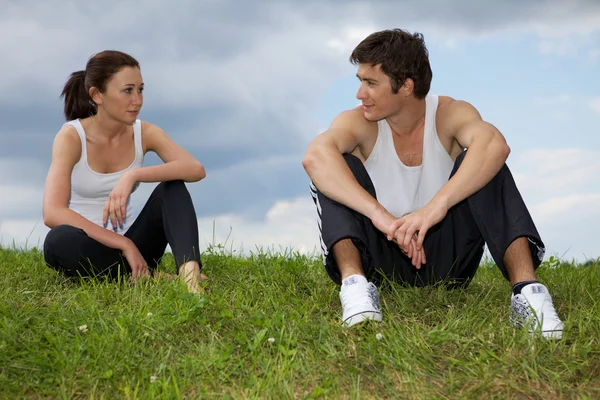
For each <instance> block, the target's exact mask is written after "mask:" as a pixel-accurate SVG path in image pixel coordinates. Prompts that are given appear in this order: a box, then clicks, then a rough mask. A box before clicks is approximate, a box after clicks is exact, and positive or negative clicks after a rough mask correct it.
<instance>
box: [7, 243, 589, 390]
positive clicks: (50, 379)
mask: <svg viewBox="0 0 600 400" xmlns="http://www.w3.org/2000/svg"><path fill="white" fill-rule="evenodd" d="M203 262H204V270H203V271H204V272H205V273H206V274H207V275H208V276H209V278H210V282H209V284H208V287H207V291H206V293H205V295H204V296H203V297H199V296H195V295H192V294H190V293H187V292H186V291H185V289H184V287H183V286H182V284H181V283H180V282H178V281H169V280H154V279H147V280H145V281H141V282H138V283H135V284H133V283H130V282H128V281H123V282H112V283H111V282H105V281H93V280H92V281H89V280H88V281H83V282H81V281H79V280H70V279H66V278H64V277H62V276H60V275H58V274H57V273H55V272H54V271H52V270H51V269H49V268H47V267H46V266H45V265H44V262H43V257H42V254H41V253H40V252H39V251H36V250H35V249H34V250H31V251H20V250H9V249H0V299H1V300H0V398H7V399H8V398H10V399H14V398H66V399H67V398H68V399H71V398H107V399H113V398H124V399H134V398H136V399H147V398H165V399H171V398H173V399H176V398H228V397H229V398H236V399H237V398H278V399H287V398H327V399H329V398H348V399H350V398H352V399H357V398H410V399H430V398H442V399H443V398H457V397H461V398H509V399H510V398H514V399H560V398H581V399H584V398H589V399H594V398H600V268H599V267H598V264H597V263H596V262H590V263H587V264H586V265H573V264H569V263H562V262H559V261H557V260H555V259H551V260H550V261H548V262H545V263H544V265H543V266H542V267H541V269H540V270H539V271H538V277H539V278H540V281H542V282H543V283H545V284H547V285H548V286H549V288H550V290H551V293H552V295H553V297H554V304H555V306H556V309H557V311H558V313H559V315H560V316H561V317H562V318H563V320H564V321H565V323H566V331H565V333H564V335H563V336H564V337H563V339H562V340H560V341H546V340H543V339H541V338H536V337H530V336H529V335H528V334H527V333H526V332H522V331H519V330H515V329H513V328H511V327H509V324H508V314H509V306H510V287H509V284H508V283H507V282H506V281H505V280H504V279H503V278H502V276H501V274H500V272H499V271H498V270H497V269H496V268H495V267H494V266H493V265H492V264H489V263H488V264H486V265H483V266H482V267H481V268H480V270H479V271H478V273H477V275H476V277H475V280H474V282H473V283H472V284H471V286H469V288H467V289H465V290H455V291H447V290H445V289H443V288H426V289H415V288H402V287H400V286H396V285H391V286H390V287H385V288H383V289H382V290H381V292H380V295H381V301H382V307H383V311H384V321H383V322H382V323H378V324H375V323H367V324H364V325H362V326H360V327H355V328H352V329H345V328H342V327H340V326H339V317H340V315H341V309H340V302H339V298H338V288H337V287H336V286H335V285H334V284H333V283H332V282H331V281H330V280H329V278H328V277H327V276H326V274H325V272H324V270H323V267H322V264H321V261H320V260H318V259H314V258H308V257H305V256H302V255H299V254H294V253H289V254H285V253H279V254H269V253H267V252H257V253H256V254H253V255H251V256H246V257H242V256H236V255H235V253H234V254H225V253H224V252H222V248H220V247H212V248H210V249H208V250H207V251H206V252H205V253H204V255H203ZM161 269H162V270H165V271H170V272H174V266H173V260H172V257H170V255H169V256H168V257H167V260H166V261H165V263H164V265H162V266H161Z"/></svg>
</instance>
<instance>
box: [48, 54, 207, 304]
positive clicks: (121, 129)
mask: <svg viewBox="0 0 600 400" xmlns="http://www.w3.org/2000/svg"><path fill="white" fill-rule="evenodd" d="M143 89H144V83H143V81H142V75H141V72H140V66H139V63H138V62H137V61H136V60H135V59H134V58H133V57H131V56H129V55H127V54H125V53H122V52H119V51H103V52H101V53H98V54H96V55H95V56H93V57H92V58H90V60H89V61H88V63H87V66H86V69H85V71H78V72H74V73H73V74H71V76H70V78H69V80H68V81H67V83H66V84H65V86H64V89H63V91H62V95H61V97H64V100H65V106H64V113H65V117H66V119H67V123H65V124H64V125H63V127H62V129H61V130H60V131H59V132H58V134H57V135H56V138H55V140H54V144H53V149H52V163H51V165H50V169H49V172H48V176H47V179H46V187H45V190H44V204H43V211H42V212H43V216H44V223H45V224H46V225H47V226H48V227H49V228H50V229H51V230H50V232H49V233H48V235H47V236H46V239H45V242H44V258H45V260H46V262H47V263H48V264H49V266H50V267H52V268H54V269H56V270H58V271H62V272H63V273H65V274H66V275H69V276H78V275H79V276H103V275H104V276H109V277H111V278H115V277H117V276H119V275H122V274H131V276H132V278H133V279H137V278H139V277H141V276H143V275H149V273H150V271H154V269H155V268H156V266H157V265H158V263H159V262H160V259H161V257H162V256H163V254H164V252H165V249H166V246H167V244H169V245H170V246H171V249H172V251H173V255H174V257H175V261H176V265H177V266H178V270H179V276H180V277H181V278H182V279H184V281H185V282H186V283H187V286H188V289H189V290H190V291H192V292H195V293H199V292H200V285H199V281H200V280H202V279H204V278H205V277H204V275H202V274H201V273H200V268H201V266H202V263H201V260H200V250H199V239H198V223H197V220H196V213H195V210H194V206H193V204H192V199H191V197H190V194H189V192H188V191H187V189H186V187H185V184H184V183H183V182H184V181H185V182H197V181H199V180H201V179H203V178H204V177H205V176H206V173H205V171H204V167H203V166H202V164H201V163H200V162H198V161H197V160H196V159H195V158H194V157H192V156H191V155H190V154H189V153H188V152H187V151H185V150H184V149H182V148H181V147H179V146H178V145H176V144H175V143H174V142H173V141H172V140H171V139H170V138H169V136H167V134H166V133H165V132H164V131H163V130H162V129H160V128H159V127H157V126H155V125H152V124H150V123H147V122H142V121H140V120H139V119H137V116H138V114H139V112H140V109H141V108H142V104H143V95H142V92H143ZM147 151H154V152H155V153H156V154H157V155H158V156H159V157H160V158H161V159H162V160H163V161H164V164H162V165H157V166H150V167H143V159H144V154H145V153H146V152H147ZM139 182H161V183H160V184H159V185H158V186H157V187H156V189H155V190H154V192H153V193H152V195H151V196H150V197H149V199H148V201H147V202H146V204H145V206H144V208H143V209H142V211H141V212H140V214H139V215H138V216H137V218H135V220H134V216H133V215H132V207H131V204H130V195H131V193H133V192H134V191H135V190H136V188H137V187H138V185H139Z"/></svg>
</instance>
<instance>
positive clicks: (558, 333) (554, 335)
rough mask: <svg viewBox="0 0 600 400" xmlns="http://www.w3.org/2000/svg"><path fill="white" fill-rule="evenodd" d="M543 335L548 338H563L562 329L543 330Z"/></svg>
mask: <svg viewBox="0 0 600 400" xmlns="http://www.w3.org/2000/svg"><path fill="white" fill-rule="evenodd" d="M542 336H543V337H545V338H546V339H562V331H543V332H542Z"/></svg>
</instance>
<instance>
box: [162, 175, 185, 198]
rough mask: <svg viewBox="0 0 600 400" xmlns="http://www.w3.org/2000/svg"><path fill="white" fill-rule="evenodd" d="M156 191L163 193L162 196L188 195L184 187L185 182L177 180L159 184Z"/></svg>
mask: <svg viewBox="0 0 600 400" xmlns="http://www.w3.org/2000/svg"><path fill="white" fill-rule="evenodd" d="M156 190H158V191H160V192H162V193H164V194H171V193H173V194H176V195H177V194H185V193H189V192H188V190H187V187H186V186H185V182H183V181H182V180H180V179H178V180H173V181H165V182H161V183H160V184H159V185H158V186H157V187H156Z"/></svg>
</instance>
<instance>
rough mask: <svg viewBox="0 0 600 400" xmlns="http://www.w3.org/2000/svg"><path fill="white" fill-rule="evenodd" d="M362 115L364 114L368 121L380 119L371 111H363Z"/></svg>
mask: <svg viewBox="0 0 600 400" xmlns="http://www.w3.org/2000/svg"><path fill="white" fill-rule="evenodd" d="M363 115H364V117H365V119H366V120H367V121H369V122H377V121H379V120H380V119H381V118H378V117H377V116H376V115H374V114H373V113H370V112H368V111H365V112H363Z"/></svg>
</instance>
